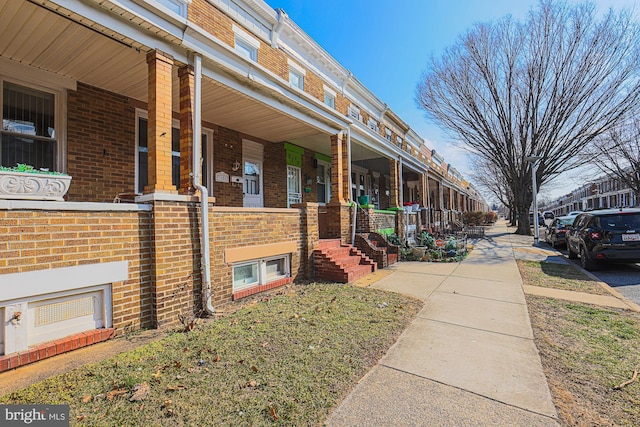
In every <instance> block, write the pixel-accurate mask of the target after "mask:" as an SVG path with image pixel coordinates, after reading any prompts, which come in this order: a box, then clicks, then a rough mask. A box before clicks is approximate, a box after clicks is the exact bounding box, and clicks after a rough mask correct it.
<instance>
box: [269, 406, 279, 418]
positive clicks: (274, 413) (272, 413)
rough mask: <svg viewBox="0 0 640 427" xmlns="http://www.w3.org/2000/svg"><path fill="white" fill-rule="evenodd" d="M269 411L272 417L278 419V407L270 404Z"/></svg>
mask: <svg viewBox="0 0 640 427" xmlns="http://www.w3.org/2000/svg"><path fill="white" fill-rule="evenodd" d="M269 413H270V414H271V418H273V421H277V420H278V416H277V415H276V408H274V407H273V406H269Z"/></svg>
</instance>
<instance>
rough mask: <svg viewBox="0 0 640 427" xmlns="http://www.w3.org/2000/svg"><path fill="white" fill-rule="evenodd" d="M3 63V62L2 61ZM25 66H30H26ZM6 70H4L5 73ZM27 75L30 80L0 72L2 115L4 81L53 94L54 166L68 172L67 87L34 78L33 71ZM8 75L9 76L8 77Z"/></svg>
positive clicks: (58, 170)
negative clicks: (4, 75)
mask: <svg viewBox="0 0 640 427" xmlns="http://www.w3.org/2000/svg"><path fill="white" fill-rule="evenodd" d="M0 65H1V62H0ZM25 68H28V67H26V66H25ZM4 71H5V70H2V72H3V73H4ZM26 75H27V76H28V77H29V79H28V80H24V79H23V78H20V77H13V76H8V75H7V76H6V77H3V75H2V74H0V116H1V115H2V114H4V113H3V107H2V106H3V105H4V103H3V101H2V95H3V93H4V82H5V81H7V82H10V83H13V84H16V85H19V86H24V87H27V88H32V89H37V90H39V91H42V92H46V93H48V94H50V95H53V100H54V114H55V117H54V129H55V136H54V138H50V139H51V140H52V141H55V142H54V143H55V145H56V147H55V148H56V149H55V158H54V159H53V168H54V169H55V170H56V171H57V172H66V171H67V109H68V107H67V90H66V88H65V87H59V86H57V85H56V84H55V82H54V85H53V86H51V85H49V81H48V80H46V79H45V80H35V82H34V80H33V78H34V77H36V75H31V73H29V72H27V73H26ZM48 76H49V73H45V74H40V78H46V77H48ZM7 77H8V78H7Z"/></svg>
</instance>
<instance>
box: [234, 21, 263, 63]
mask: <svg viewBox="0 0 640 427" xmlns="http://www.w3.org/2000/svg"><path fill="white" fill-rule="evenodd" d="M233 33H234V35H235V37H234V44H235V45H234V48H235V50H236V52H238V54H239V55H240V56H243V57H245V58H248V59H250V60H252V61H254V62H258V51H259V50H260V40H259V39H257V38H255V37H254V36H252V35H251V34H249V33H248V32H246V31H245V30H243V29H242V28H240V27H238V26H237V25H235V24H233ZM247 53H248V55H247Z"/></svg>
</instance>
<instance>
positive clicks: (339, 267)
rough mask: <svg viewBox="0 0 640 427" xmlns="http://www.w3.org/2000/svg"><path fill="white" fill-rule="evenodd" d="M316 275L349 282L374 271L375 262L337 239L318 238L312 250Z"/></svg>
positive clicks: (340, 281) (321, 277) (320, 277)
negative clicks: (316, 245) (314, 248)
mask: <svg viewBox="0 0 640 427" xmlns="http://www.w3.org/2000/svg"><path fill="white" fill-rule="evenodd" d="M313 254H314V267H315V273H316V277H318V278H319V279H324V280H330V281H332V282H339V283H350V282H352V281H355V280H358V279H359V278H361V277H364V276H366V275H367V274H369V273H372V272H374V271H376V263H375V262H374V261H373V260H371V259H370V258H369V257H367V256H366V255H365V254H363V253H362V252H360V251H359V250H358V249H357V248H354V247H353V246H351V245H342V244H341V242H340V240H339V239H325V240H320V242H319V243H318V249H316V250H315V251H314V252H313Z"/></svg>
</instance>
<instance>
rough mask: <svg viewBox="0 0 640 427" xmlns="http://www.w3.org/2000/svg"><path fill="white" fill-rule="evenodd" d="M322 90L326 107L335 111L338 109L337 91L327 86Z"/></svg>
mask: <svg viewBox="0 0 640 427" xmlns="http://www.w3.org/2000/svg"><path fill="white" fill-rule="evenodd" d="M322 88H323V89H324V103H325V105H328V106H329V107H331V108H333V109H335V108H336V96H337V94H336V91H335V90H333V89H331V88H330V87H328V86H326V85H322Z"/></svg>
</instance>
